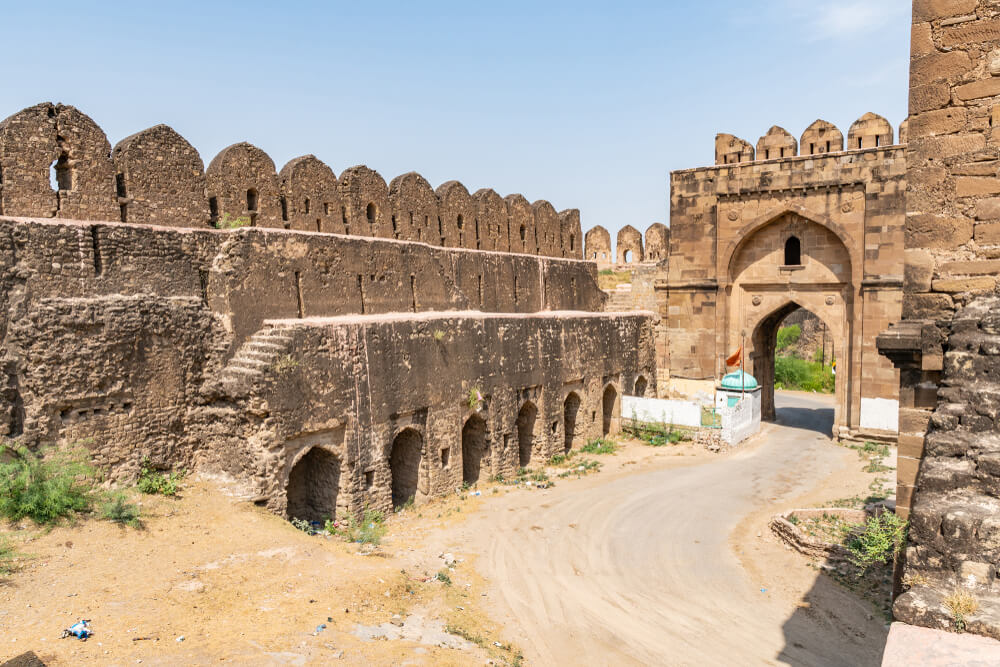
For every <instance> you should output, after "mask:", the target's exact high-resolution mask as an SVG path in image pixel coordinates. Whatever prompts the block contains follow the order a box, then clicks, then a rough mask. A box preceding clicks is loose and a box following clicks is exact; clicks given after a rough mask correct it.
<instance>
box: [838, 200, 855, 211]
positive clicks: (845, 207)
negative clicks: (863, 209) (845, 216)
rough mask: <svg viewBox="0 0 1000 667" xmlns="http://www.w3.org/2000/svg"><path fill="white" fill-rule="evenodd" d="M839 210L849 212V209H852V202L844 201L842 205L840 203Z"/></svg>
mask: <svg viewBox="0 0 1000 667" xmlns="http://www.w3.org/2000/svg"><path fill="white" fill-rule="evenodd" d="M840 210H841V211H842V212H844V213H850V212H851V211H853V210H854V203H853V202H849V201H845V202H844V203H843V205H841V207H840Z"/></svg>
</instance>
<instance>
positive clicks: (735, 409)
mask: <svg viewBox="0 0 1000 667" xmlns="http://www.w3.org/2000/svg"><path fill="white" fill-rule="evenodd" d="M719 412H720V414H721V415H722V439H723V440H725V441H726V442H727V443H729V444H730V445H738V444H739V443H741V442H743V441H744V440H746V439H747V438H749V437H750V436H752V435H754V434H755V433H757V432H758V431H760V392H759V391H758V392H754V393H753V394H747V397H746V398H744V399H743V400H741V401H740V402H739V403H737V404H736V405H734V406H732V407H725V408H722V409H721V410H720V411H719Z"/></svg>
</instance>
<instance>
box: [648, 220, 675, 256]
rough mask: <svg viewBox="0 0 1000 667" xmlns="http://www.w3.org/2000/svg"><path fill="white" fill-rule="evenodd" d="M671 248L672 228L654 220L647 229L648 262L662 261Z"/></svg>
mask: <svg viewBox="0 0 1000 667" xmlns="http://www.w3.org/2000/svg"><path fill="white" fill-rule="evenodd" d="M669 250H670V228H669V227H667V226H666V225H664V224H663V223H662V222H654V223H653V224H651V225H650V226H649V229H647V230H646V247H645V255H646V258H645V259H646V261H647V262H662V261H665V260H666V259H667V253H668V252H669Z"/></svg>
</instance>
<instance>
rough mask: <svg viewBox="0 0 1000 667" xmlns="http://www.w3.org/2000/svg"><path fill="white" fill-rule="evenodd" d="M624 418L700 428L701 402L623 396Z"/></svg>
mask: <svg viewBox="0 0 1000 667" xmlns="http://www.w3.org/2000/svg"><path fill="white" fill-rule="evenodd" d="M622 419H634V420H636V421H640V422H650V423H661V422H662V423H664V424H673V425H675V426H690V427H694V428H698V427H700V426H701V403H696V402H694V401H679V400H675V399H665V398H640V397H638V396H622Z"/></svg>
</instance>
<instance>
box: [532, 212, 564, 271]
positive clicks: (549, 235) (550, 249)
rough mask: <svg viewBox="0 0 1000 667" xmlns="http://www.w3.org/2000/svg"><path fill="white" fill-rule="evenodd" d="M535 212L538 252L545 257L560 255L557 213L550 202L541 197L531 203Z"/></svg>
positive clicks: (560, 232)
mask: <svg viewBox="0 0 1000 667" xmlns="http://www.w3.org/2000/svg"><path fill="white" fill-rule="evenodd" d="M531 209H532V211H533V212H534V214H535V235H536V238H537V239H538V254H539V255H545V256H546V257H562V248H561V247H560V246H561V240H560V239H561V236H562V230H561V229H560V227H561V225H560V222H559V214H558V213H556V210H555V209H554V208H553V207H552V204H550V203H549V202H547V201H545V200H544V199H541V200H539V201H536V202H535V203H533V204H532V205H531Z"/></svg>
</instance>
